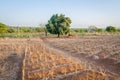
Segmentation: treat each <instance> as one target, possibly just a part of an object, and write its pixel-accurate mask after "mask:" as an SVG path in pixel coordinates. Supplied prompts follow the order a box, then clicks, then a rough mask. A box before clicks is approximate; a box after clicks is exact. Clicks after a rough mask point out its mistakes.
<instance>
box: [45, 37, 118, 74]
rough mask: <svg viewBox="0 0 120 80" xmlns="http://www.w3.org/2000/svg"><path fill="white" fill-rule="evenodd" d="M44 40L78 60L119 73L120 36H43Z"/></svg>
mask: <svg viewBox="0 0 120 80" xmlns="http://www.w3.org/2000/svg"><path fill="white" fill-rule="evenodd" d="M44 41H45V43H46V44H48V45H52V46H53V47H54V48H56V49H59V50H62V51H63V52H66V53H67V54H68V55H71V56H73V57H75V58H77V59H79V60H83V61H86V63H92V64H94V65H95V66H99V67H101V68H103V69H105V70H106V71H107V72H110V73H111V74H115V75H120V36H83V37H76V38H61V39H58V38H45V39H44Z"/></svg>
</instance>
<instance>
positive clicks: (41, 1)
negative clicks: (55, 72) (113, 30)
mask: <svg viewBox="0 0 120 80" xmlns="http://www.w3.org/2000/svg"><path fill="white" fill-rule="evenodd" d="M56 13H58V14H61V13H62V14H65V15H66V16H67V17H70V18H71V20H72V24H71V26H72V27H79V28H80V27H88V26H90V25H95V26H97V27H106V26H109V25H113V26H116V27H120V0H1V1H0V22H2V23H5V24H8V25H12V26H23V25H24V26H38V25H39V24H45V23H47V21H48V20H49V19H50V17H51V16H52V15H53V14H56Z"/></svg>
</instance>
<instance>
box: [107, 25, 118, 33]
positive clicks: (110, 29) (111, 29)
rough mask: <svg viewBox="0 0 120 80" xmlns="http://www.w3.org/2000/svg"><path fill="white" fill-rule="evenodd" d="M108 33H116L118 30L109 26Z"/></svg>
mask: <svg viewBox="0 0 120 80" xmlns="http://www.w3.org/2000/svg"><path fill="white" fill-rule="evenodd" d="M106 31H107V32H115V31H116V28H115V27H113V26H107V27H106Z"/></svg>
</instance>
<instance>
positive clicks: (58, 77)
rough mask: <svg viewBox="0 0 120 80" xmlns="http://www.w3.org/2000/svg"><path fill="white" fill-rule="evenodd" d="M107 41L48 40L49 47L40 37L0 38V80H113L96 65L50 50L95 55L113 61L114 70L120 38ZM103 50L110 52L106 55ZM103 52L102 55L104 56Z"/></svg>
mask: <svg viewBox="0 0 120 80" xmlns="http://www.w3.org/2000/svg"><path fill="white" fill-rule="evenodd" d="M110 39H111V40H112V41H111V40H110ZM110 39H109V38H108V37H105V38H102V37H99V38H96V37H87V38H79V39H50V38H49V39H48V41H49V43H50V46H48V45H46V44H44V42H43V41H42V40H41V39H40V38H33V39H30V40H29V39H7V38H6V39H0V80H107V79H108V80H115V77H116V76H114V75H111V74H109V73H108V72H106V70H104V69H102V68H101V67H99V66H98V65H96V67H95V66H93V64H90V63H86V60H81V59H79V60H78V59H75V58H74V57H72V56H70V55H66V54H65V53H64V52H61V51H59V50H57V49H55V48H53V47H51V45H53V46H55V47H58V48H60V49H62V50H66V51H67V52H73V53H79V54H84V55H85V57H87V58H89V57H92V56H93V55H97V56H99V57H100V59H113V58H114V59H113V62H111V63H113V64H114V65H116V66H117V67H118V66H119V65H118V64H119V58H120V57H118V56H117V55H118V54H119V49H118V48H120V47H119V45H120V42H119V39H120V38H119V37H117V38H110ZM94 46H96V47H94ZM110 46H111V48H110ZM105 50H108V51H109V50H110V51H113V52H111V53H110V54H109V53H107V51H105ZM103 51H105V52H106V53H105V54H104V55H102V54H103ZM115 51H116V52H115ZM100 54H101V55H100ZM107 55H109V56H107ZM115 55H116V57H115ZM112 56H113V57H112ZM118 71H119V69H118ZM117 80H118V79H117Z"/></svg>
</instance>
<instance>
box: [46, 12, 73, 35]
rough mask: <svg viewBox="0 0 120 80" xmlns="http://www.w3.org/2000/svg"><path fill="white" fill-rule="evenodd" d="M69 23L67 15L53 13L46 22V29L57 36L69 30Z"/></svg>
mask: <svg viewBox="0 0 120 80" xmlns="http://www.w3.org/2000/svg"><path fill="white" fill-rule="evenodd" d="M70 24H71V20H70V18H69V17H65V15H63V14H61V15H58V14H55V15H53V16H52V17H51V18H50V20H49V21H48V24H46V29H47V31H48V32H50V33H51V34H57V35H58V37H59V36H60V35H63V34H68V33H69V32H70Z"/></svg>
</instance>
